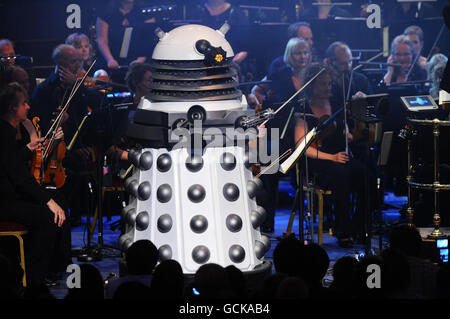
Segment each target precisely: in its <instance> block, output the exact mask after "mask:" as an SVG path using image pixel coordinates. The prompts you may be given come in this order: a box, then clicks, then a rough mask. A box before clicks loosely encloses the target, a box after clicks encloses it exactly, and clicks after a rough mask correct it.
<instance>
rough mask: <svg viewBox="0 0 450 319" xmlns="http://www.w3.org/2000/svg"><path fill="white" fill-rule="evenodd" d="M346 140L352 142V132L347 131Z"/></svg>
mask: <svg viewBox="0 0 450 319" xmlns="http://www.w3.org/2000/svg"><path fill="white" fill-rule="evenodd" d="M347 140H348V141H349V142H353V134H352V133H350V132H348V133H347Z"/></svg>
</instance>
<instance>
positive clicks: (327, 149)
mask: <svg viewBox="0 0 450 319" xmlns="http://www.w3.org/2000/svg"><path fill="white" fill-rule="evenodd" d="M323 67H324V66H323V65H320V64H317V63H313V64H311V65H310V66H308V67H307V68H306V70H305V73H304V74H305V75H304V81H305V82H306V81H309V80H310V79H312V78H313V76H314V75H316V74H317V73H318V72H319V71H320V70H321V69H322V68H323ZM331 85H332V71H331V70H330V69H329V68H326V70H325V71H324V72H322V73H321V74H320V75H319V76H318V77H317V78H316V79H315V80H314V81H313V82H312V83H311V85H310V86H309V87H307V88H306V89H305V96H306V101H307V104H306V107H305V113H307V114H309V115H312V116H306V117H305V119H306V121H305V120H304V118H303V116H302V114H300V115H299V117H298V119H297V122H296V126H295V141H296V145H299V144H300V143H301V141H302V140H303V139H304V136H305V135H306V134H307V132H308V131H309V130H311V129H312V128H313V127H316V126H317V125H318V124H319V119H320V118H322V117H323V116H327V117H329V116H331V115H332V114H333V113H334V110H336V109H337V106H333V105H332V103H333V100H332V99H330V97H331V94H332V93H331ZM335 123H336V127H335V128H334V130H333V131H332V132H331V133H330V134H329V136H328V137H325V138H324V139H323V141H321V143H319V144H320V145H316V146H314V145H311V146H310V147H309V148H308V149H307V151H306V155H307V157H308V158H309V159H310V160H309V161H308V167H309V168H311V170H312V172H313V174H314V175H315V178H316V182H317V183H318V184H319V185H320V186H321V187H327V188H329V189H331V191H332V197H333V203H334V214H335V229H334V234H335V236H336V237H337V239H338V244H339V246H341V247H344V248H349V247H352V245H353V240H352V238H351V237H353V239H358V240H362V239H363V238H362V234H361V233H362V221H363V217H362V214H363V211H364V208H363V207H364V194H365V193H364V189H365V186H364V176H365V174H366V172H365V169H364V166H363V165H362V164H361V163H360V162H359V161H357V160H356V159H354V158H352V157H350V156H349V154H347V153H346V152H345V139H348V141H349V142H351V141H352V139H353V136H352V134H351V133H347V136H346V135H345V132H346V130H345V126H346V123H344V121H343V116H342V114H340V116H338V117H337V118H336V119H335ZM352 191H354V192H357V205H356V206H357V207H356V208H357V209H356V214H355V217H356V218H355V217H353V218H351V216H352V214H351V205H350V194H351V192H352ZM355 220H357V221H356V222H355ZM360 232H361V233H360Z"/></svg>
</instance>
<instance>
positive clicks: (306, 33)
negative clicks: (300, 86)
mask: <svg viewBox="0 0 450 319" xmlns="http://www.w3.org/2000/svg"><path fill="white" fill-rule="evenodd" d="M287 34H288V39H292V38H297V37H298V38H302V39H303V40H305V41H306V42H307V43H308V45H309V48H310V50H311V55H312V61H315V58H316V57H315V54H314V40H313V39H314V36H313V32H312V30H311V25H310V24H309V23H308V22H305V21H300V22H296V23H293V24H291V25H289V27H288V32H287ZM285 65H286V63H284V57H283V56H282V55H281V56H279V57H277V58H275V59H274V60H273V61H272V62H271V63H270V67H269V73H272V72H274V71H275V70H276V69H279V68H281V67H284V66H285Z"/></svg>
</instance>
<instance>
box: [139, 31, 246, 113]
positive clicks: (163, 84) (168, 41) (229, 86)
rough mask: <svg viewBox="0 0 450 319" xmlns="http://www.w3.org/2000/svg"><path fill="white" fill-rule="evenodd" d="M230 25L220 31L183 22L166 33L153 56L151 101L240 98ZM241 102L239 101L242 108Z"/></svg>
mask: <svg viewBox="0 0 450 319" xmlns="http://www.w3.org/2000/svg"><path fill="white" fill-rule="evenodd" d="M228 28H229V26H228V24H224V25H223V26H222V27H221V28H220V29H219V30H214V29H211V28H209V27H206V26H202V25H195V24H194V25H184V26H181V27H178V28H175V29H173V30H172V31H170V32H167V33H166V32H164V31H162V30H161V29H158V30H156V34H157V36H158V37H159V42H158V44H157V45H156V47H155V49H154V51H153V55H152V59H153V61H152V67H153V72H152V77H153V82H152V84H151V87H150V88H151V92H150V94H149V95H148V96H147V98H149V100H150V101H152V102H189V101H195V102H198V101H221V100H237V99H241V97H242V92H241V91H240V90H238V82H237V81H236V79H235V71H234V70H233V68H232V57H233V56H234V52H233V49H232V48H231V46H230V44H229V43H228V41H227V40H226V39H225V34H226V32H227V31H228ZM239 104H240V103H237V107H239Z"/></svg>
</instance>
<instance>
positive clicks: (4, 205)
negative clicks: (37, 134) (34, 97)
mask: <svg viewBox="0 0 450 319" xmlns="http://www.w3.org/2000/svg"><path fill="white" fill-rule="evenodd" d="M29 109H30V106H29V105H28V103H27V93H26V91H25V90H24V89H23V88H22V87H21V86H20V85H19V84H17V83H11V84H8V85H7V86H6V87H5V88H4V89H3V90H2V92H1V93H0V118H1V119H0V147H1V149H2V152H1V153H0V154H1V155H0V165H1V167H2V170H1V172H0V211H1V213H0V220H1V221H13V222H18V223H21V224H23V225H25V226H26V227H27V228H28V230H29V241H28V242H27V244H26V245H25V247H26V248H25V249H27V252H26V254H25V257H26V259H27V261H26V267H27V276H28V278H27V279H28V283H29V285H30V286H33V285H40V284H43V283H44V282H45V277H46V275H47V273H48V271H49V266H50V262H51V259H52V257H53V248H54V247H55V237H56V232H57V228H58V227H61V226H63V224H64V221H65V219H66V216H65V213H64V210H63V209H62V208H61V207H60V206H59V205H58V204H57V203H56V202H55V200H53V199H52V198H51V197H50V195H49V194H48V193H47V192H46V191H44V190H43V189H42V188H41V187H40V186H39V184H37V183H36V180H35V179H34V178H33V176H32V175H31V174H30V171H29V169H28V168H27V167H26V165H25V164H24V161H23V154H21V153H20V150H19V148H18V146H17V145H18V144H17V142H16V136H17V132H18V130H17V128H18V125H19V124H20V123H22V122H24V121H25V120H26V118H27V113H28V111H29ZM41 143H42V140H40V139H37V140H35V141H34V142H31V143H30V144H28V145H27V147H29V149H30V150H32V149H36V148H38V147H41V146H42V145H41Z"/></svg>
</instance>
